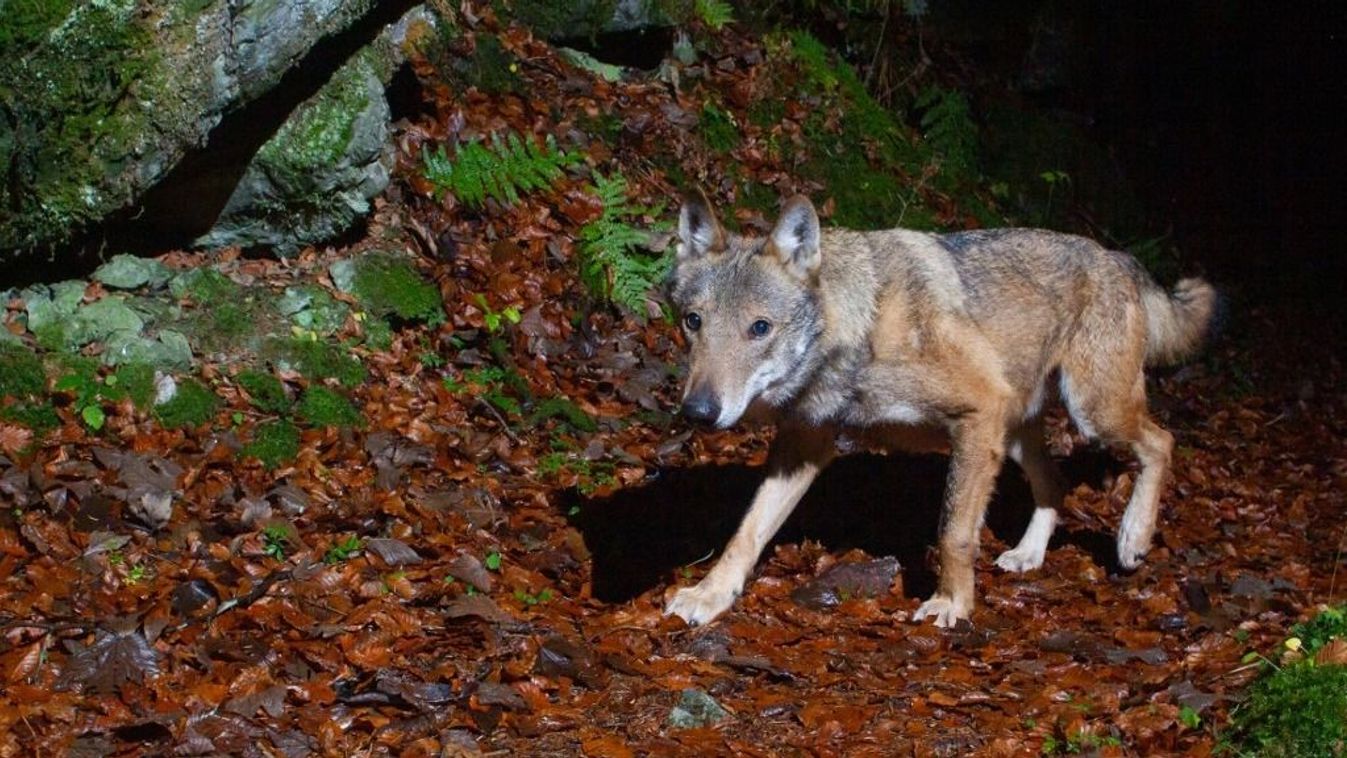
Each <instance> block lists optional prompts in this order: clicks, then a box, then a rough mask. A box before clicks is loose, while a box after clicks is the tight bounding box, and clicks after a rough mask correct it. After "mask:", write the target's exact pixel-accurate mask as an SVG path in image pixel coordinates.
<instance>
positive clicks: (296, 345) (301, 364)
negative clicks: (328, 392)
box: [266, 338, 365, 387]
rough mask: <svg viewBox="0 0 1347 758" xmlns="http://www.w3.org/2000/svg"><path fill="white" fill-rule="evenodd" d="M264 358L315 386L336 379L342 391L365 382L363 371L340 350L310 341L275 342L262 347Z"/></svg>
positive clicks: (281, 339) (357, 361)
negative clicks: (313, 382)
mask: <svg viewBox="0 0 1347 758" xmlns="http://www.w3.org/2000/svg"><path fill="white" fill-rule="evenodd" d="M266 353H267V356H268V358H269V359H270V360H271V361H272V362H273V363H275V364H276V365H277V366H279V367H281V368H285V369H290V370H293V371H295V372H298V373H299V374H302V375H303V376H304V377H305V378H307V379H309V380H311V381H315V382H319V381H323V380H325V379H336V380H337V381H338V382H341V383H342V385H344V386H346V387H354V386H356V385H358V384H360V383H361V382H363V381H365V367H364V365H362V364H361V363H360V361H359V360H358V359H357V358H355V357H354V356H352V355H351V354H350V352H349V351H348V350H347V349H346V348H344V347H342V346H340V345H333V344H329V343H327V342H322V341H319V340H310V339H294V338H289V339H286V338H276V339H273V340H271V342H270V343H268V345H267V347H266Z"/></svg>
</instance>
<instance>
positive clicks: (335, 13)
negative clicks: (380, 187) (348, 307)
mask: <svg viewBox="0 0 1347 758" xmlns="http://www.w3.org/2000/svg"><path fill="white" fill-rule="evenodd" d="M410 5H411V3H407V2H404V3H379V2H376V0H196V2H190V3H184V2H177V1H176V0H102V1H101V2H96V3H93V2H81V1H78V0H51V1H50V2H43V3H14V4H11V5H10V6H7V7H6V9H5V13H4V15H3V17H2V18H0V81H3V82H4V83H5V86H4V87H0V169H3V171H4V176H5V177H6V181H4V182H3V183H0V209H3V210H0V261H3V260H6V259H9V258H11V257H12V256H13V255H14V254H15V253H18V252H23V251H32V250H37V249H43V248H48V247H52V246H59V245H60V244H61V243H63V242H65V241H67V240H68V239H69V238H70V237H71V235H72V234H75V233H78V232H79V230H81V229H83V228H85V227H86V226H87V225H89V224H90V223H93V222H97V221H100V220H102V219H104V218H106V217H108V216H109V215H110V214H113V213H114V212H116V211H118V210H120V209H125V208H127V207H129V206H130V205H132V203H134V202H135V201H136V200H137V199H138V198H140V197H141V196H142V194H143V193H144V192H145V191H146V190H147V189H148V188H150V187H151V186H153V185H155V184H156V183H158V182H159V181H160V180H162V179H163V178H164V177H165V176H166V175H168V174H169V173H170V171H172V170H173V169H174V167H175V166H177V165H178V164H179V162H180V161H181V160H182V158H183V157H184V156H185V155H187V154H189V153H190V152H191V151H193V150H194V149H197V148H199V147H201V146H203V145H205V144H207V143H208V142H209V141H210V137H211V134H212V131H213V130H214V129H216V128H217V126H218V125H219V124H220V123H221V121H222V120H223V119H225V118H226V117H227V115H229V114H230V113H232V112H237V111H238V110H239V109H240V108H242V107H243V106H245V105H247V104H249V103H252V102H255V101H257V100H259V98H262V97H263V96H264V95H266V96H271V95H272V93H274V92H275V91H276V88H277V86H278V84H280V83H282V80H283V79H286V78H287V72H291V74H290V75H291V76H294V73H293V72H294V70H295V69H296V67H297V64H300V63H301V62H304V63H306V64H309V63H312V62H313V59H314V54H315V48H316V47H318V46H319V45H321V44H326V42H327V41H329V40H332V39H335V38H338V37H339V36H340V35H342V34H349V33H350V30H351V29H352V28H353V27H354V26H356V25H357V24H359V23H361V22H363V21H366V20H367V19H369V18H370V17H371V16H375V15H378V14H383V15H385V16H387V15H389V13H390V6H396V9H397V10H398V12H399V13H400V11H402V10H406V8H407V7H410ZM391 18H392V19H396V18H397V16H396V15H392V16H391ZM376 31H377V30H376ZM371 36H372V35H371ZM367 41H368V40H365V42H367ZM347 42H348V44H349V42H350V41H349V40H348V41H347ZM361 44H363V43H361ZM356 49H359V46H356ZM341 63H342V61H336V62H335V63H333V64H332V66H331V68H334V69H335V68H336V67H338V66H340V65H341ZM320 64H321V62H320ZM316 67H318V68H321V65H317V66H316ZM373 77H374V74H373V72H372V71H371V70H370V68H369V66H368V65H365V64H361V65H358V66H355V67H354V68H353V69H352V70H351V71H350V72H349V74H347V75H344V76H342V77H339V81H338V82H337V86H338V87H339V88H340V89H341V91H342V93H343V96H347V95H350V94H351V93H353V92H354V93H357V95H356V96H357V97H358V98H361V99H363V101H364V102H365V103H366V105H367V106H368V107H367V108H366V109H365V110H364V111H362V112H361V113H359V114H344V115H350V116H351V118H352V121H351V122H350V123H349V124H347V125H346V126H350V127H353V128H355V127H358V128H355V132H358V133H360V137H361V139H359V140H356V142H357V143H358V144H357V147H358V148H359V149H358V151H357V152H360V153H363V155H364V156H366V157H365V159H364V160H365V162H366V163H368V162H369V158H370V157H373V153H374V152H375V151H373V150H372V149H371V146H370V143H371V142H372V141H373V140H374V139H375V133H376V132H377V131H378V130H377V129H373V128H372V127H370V126H368V124H370V123H371V122H372V121H376V120H379V119H380V118H381V117H382V116H385V115H386V106H384V108H385V110H383V111H379V110H378V104H377V102H375V101H377V100H379V99H380V98H375V97H372V94H373V91H374V89H375V87H374V85H373V83H372V82H373ZM315 89H317V87H316V86H315ZM312 94H313V93H312V92H309V93H307V94H305V95H304V96H303V97H298V100H297V101H296V102H299V101H302V100H304V99H305V97H307V96H308V95H312ZM274 105H275V106H276V109H277V110H281V111H285V112H288V111H290V110H293V105H294V104H293V103H292V104H288V105H289V107H286V106H287V104H286V103H275V104H274ZM317 111H321V106H318V105H315V107H314V108H313V109H311V110H310V111H309V113H308V116H307V118H306V119H305V120H304V123H303V124H301V125H299V126H295V127H293V128H291V129H290V131H289V132H288V135H286V136H289V137H291V138H294V137H301V136H302V135H303V134H305V133H306V130H308V133H313V132H315V131H316V132H321V131H323V129H322V127H321V126H319V125H318V121H319V119H317V118H316V117H315V116H314V115H313V114H314V113H315V112H317ZM304 116H305V114H301V117H304ZM330 143H331V140H329V141H328V142H326V143H324V146H325V147H328V146H331V145H330ZM351 160H352V161H353V162H359V161H360V160H361V159H360V158H352V159H351ZM245 162H246V161H245ZM378 174H379V172H378V171H377V170H366V171H365V176H364V177H363V178H362V180H361V184H362V186H364V187H365V190H364V191H366V192H367V191H368V190H369V189H370V188H371V186H372V184H371V182H372V183H373V184H374V185H377V184H378ZM226 196H228V195H226ZM258 196H259V197H266V193H260V194H259V195H258ZM343 202H347V203H348V204H350V202H351V201H350V200H349V199H344V200H343ZM357 205H358V203H357ZM237 209H238V205H237V204H236V205H235V206H234V210H237ZM318 226H321V224H319V225H318Z"/></svg>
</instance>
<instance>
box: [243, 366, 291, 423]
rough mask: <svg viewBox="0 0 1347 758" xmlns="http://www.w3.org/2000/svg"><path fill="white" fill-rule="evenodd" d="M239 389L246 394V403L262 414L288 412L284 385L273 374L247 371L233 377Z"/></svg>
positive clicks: (287, 399) (288, 405)
mask: <svg viewBox="0 0 1347 758" xmlns="http://www.w3.org/2000/svg"><path fill="white" fill-rule="evenodd" d="M235 379H236V381H238V384H239V386H240V387H242V388H243V390H244V391H245V392H247V393H248V402H250V403H252V405H253V407H254V408H256V409H257V410H259V411H262V412H263V413H285V412H286V411H288V410H290V398H289V396H287V395H286V394H285V385H284V384H282V383H281V380H280V379H277V378H276V376H275V375H274V374H270V373H265V372H262V371H257V370H254V369H247V370H244V371H240V372H239V374H238V376H237V377H235Z"/></svg>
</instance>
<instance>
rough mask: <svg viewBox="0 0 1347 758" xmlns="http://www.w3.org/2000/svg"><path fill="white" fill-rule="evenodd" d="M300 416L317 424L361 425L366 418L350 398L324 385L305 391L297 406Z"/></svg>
mask: <svg viewBox="0 0 1347 758" xmlns="http://www.w3.org/2000/svg"><path fill="white" fill-rule="evenodd" d="M296 410H297V411H298V412H299V416H300V418H302V419H304V420H305V421H307V422H309V423H310V424H314V425H316V426H361V425H363V424H364V423H365V419H364V418H363V417H362V416H361V415H360V411H359V410H358V409H357V408H356V407H355V405H353V404H352V403H351V401H350V400H349V399H347V397H346V396H345V395H343V394H341V393H340V392H337V391H336V390H333V389H330V388H328V387H323V386H314V387H310V388H308V389H307V390H305V391H304V395H303V396H302V397H300V399H299V405H298V407H297V408H296Z"/></svg>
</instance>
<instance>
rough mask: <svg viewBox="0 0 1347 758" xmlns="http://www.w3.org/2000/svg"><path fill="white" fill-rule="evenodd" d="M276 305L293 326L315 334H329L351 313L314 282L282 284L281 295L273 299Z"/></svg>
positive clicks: (345, 306)
mask: <svg viewBox="0 0 1347 758" xmlns="http://www.w3.org/2000/svg"><path fill="white" fill-rule="evenodd" d="M276 308H277V310H279V311H280V313H281V315H283V316H285V317H287V318H289V319H290V321H291V322H292V323H294V325H295V326H298V327H299V328H300V329H303V330H305V331H308V332H314V333H317V334H319V335H328V334H332V333H333V332H335V331H337V330H338V329H340V328H341V327H342V325H343V324H345V323H346V317H347V316H348V315H350V313H351V309H350V307H349V306H347V305H346V303H343V302H341V301H340V300H337V299H336V298H334V297H332V295H331V294H329V293H328V291H327V290H325V289H323V288H322V287H319V286H318V285H316V284H301V285H298V286H295V287H286V288H285V294H283V295H281V298H280V299H279V300H278V301H277V302H276Z"/></svg>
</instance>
